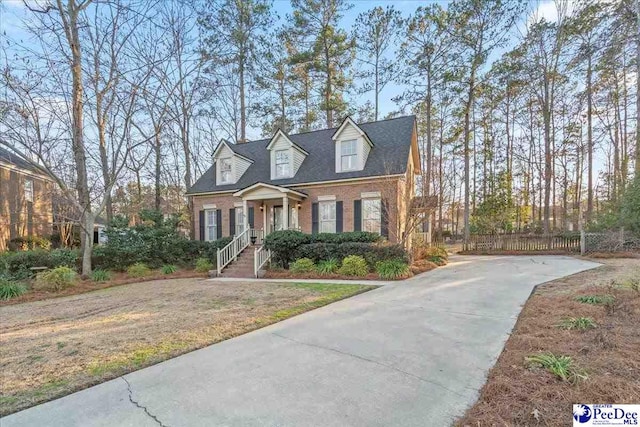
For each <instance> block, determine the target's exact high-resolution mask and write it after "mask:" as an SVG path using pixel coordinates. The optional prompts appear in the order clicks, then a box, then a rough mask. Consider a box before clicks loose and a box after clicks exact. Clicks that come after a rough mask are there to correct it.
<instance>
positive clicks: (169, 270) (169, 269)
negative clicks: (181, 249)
mask: <svg viewBox="0 0 640 427" xmlns="http://www.w3.org/2000/svg"><path fill="white" fill-rule="evenodd" d="M176 271H178V267H176V266H175V265H173V264H166V265H163V266H162V274H173V273H175V272H176Z"/></svg>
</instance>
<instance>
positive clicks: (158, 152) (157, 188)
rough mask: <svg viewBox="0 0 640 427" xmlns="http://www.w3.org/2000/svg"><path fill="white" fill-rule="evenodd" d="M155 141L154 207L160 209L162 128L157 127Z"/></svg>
mask: <svg viewBox="0 0 640 427" xmlns="http://www.w3.org/2000/svg"><path fill="white" fill-rule="evenodd" d="M154 131H155V136H154V139H155V143H154V144H153V149H154V153H155V176H154V178H155V203H154V207H155V208H156V210H157V211H159V210H160V202H161V194H160V175H161V172H162V171H161V166H162V163H161V162H162V145H161V142H160V129H159V127H157V126H156V127H155V129H154Z"/></svg>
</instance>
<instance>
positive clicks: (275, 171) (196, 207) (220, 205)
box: [188, 116, 420, 242]
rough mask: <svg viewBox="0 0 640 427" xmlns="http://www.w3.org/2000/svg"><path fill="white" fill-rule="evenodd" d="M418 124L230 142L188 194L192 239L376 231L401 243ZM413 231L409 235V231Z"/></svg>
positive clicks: (397, 122)
mask: <svg viewBox="0 0 640 427" xmlns="http://www.w3.org/2000/svg"><path fill="white" fill-rule="evenodd" d="M416 132H417V131H416V119H415V117H414V116H406V117H399V118H395V119H389V120H382V121H378V122H370V123H361V124H358V123H355V122H354V121H353V120H351V119H350V118H347V119H346V120H344V122H343V123H342V124H341V125H340V127H338V128H333V129H324V130H318V131H312V132H305V133H300V134H295V135H287V134H286V133H284V132H282V131H277V132H276V134H275V135H274V136H273V137H272V138H270V139H263V140H259V141H252V142H246V143H238V144H231V143H229V142H227V141H222V142H221V143H220V144H219V146H218V147H217V149H216V151H215V152H214V154H213V165H212V166H211V168H209V170H207V171H206V172H205V174H204V175H203V176H202V177H200V179H198V181H197V182H196V183H195V184H194V185H193V186H192V187H191V188H190V189H189V191H188V196H189V197H190V202H191V206H192V210H193V215H194V217H193V224H194V227H195V236H196V238H198V239H200V240H216V239H220V238H222V237H225V236H231V235H239V234H240V233H241V232H242V231H243V230H244V229H245V227H249V228H250V229H251V233H252V235H253V236H257V237H258V240H259V239H261V238H262V236H264V235H265V234H268V233H270V232H272V231H273V230H283V229H297V230H301V231H302V232H304V233H340V232H347V231H360V230H362V231H371V232H377V233H380V234H382V235H383V236H385V237H386V238H388V240H389V241H391V242H398V241H400V240H402V236H403V233H405V230H406V227H407V226H406V224H407V215H409V214H408V206H409V205H410V204H411V201H412V200H413V197H414V195H415V193H414V192H415V184H414V177H415V175H417V174H419V173H420V153H419V151H418V144H417V133H416ZM409 231H410V230H409Z"/></svg>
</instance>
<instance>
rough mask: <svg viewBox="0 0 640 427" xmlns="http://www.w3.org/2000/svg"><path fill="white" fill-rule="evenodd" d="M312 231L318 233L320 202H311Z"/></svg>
mask: <svg viewBox="0 0 640 427" xmlns="http://www.w3.org/2000/svg"><path fill="white" fill-rule="evenodd" d="M311 233H312V234H318V204H317V203H313V204H311Z"/></svg>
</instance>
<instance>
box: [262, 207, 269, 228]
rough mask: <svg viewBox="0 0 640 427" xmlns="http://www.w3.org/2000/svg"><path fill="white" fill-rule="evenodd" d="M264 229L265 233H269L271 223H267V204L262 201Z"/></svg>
mask: <svg viewBox="0 0 640 427" xmlns="http://www.w3.org/2000/svg"><path fill="white" fill-rule="evenodd" d="M261 206H262V230H263V231H264V235H265V236H266V235H267V234H269V224H267V209H268V208H267V205H265V203H264V202H262V205H261Z"/></svg>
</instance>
